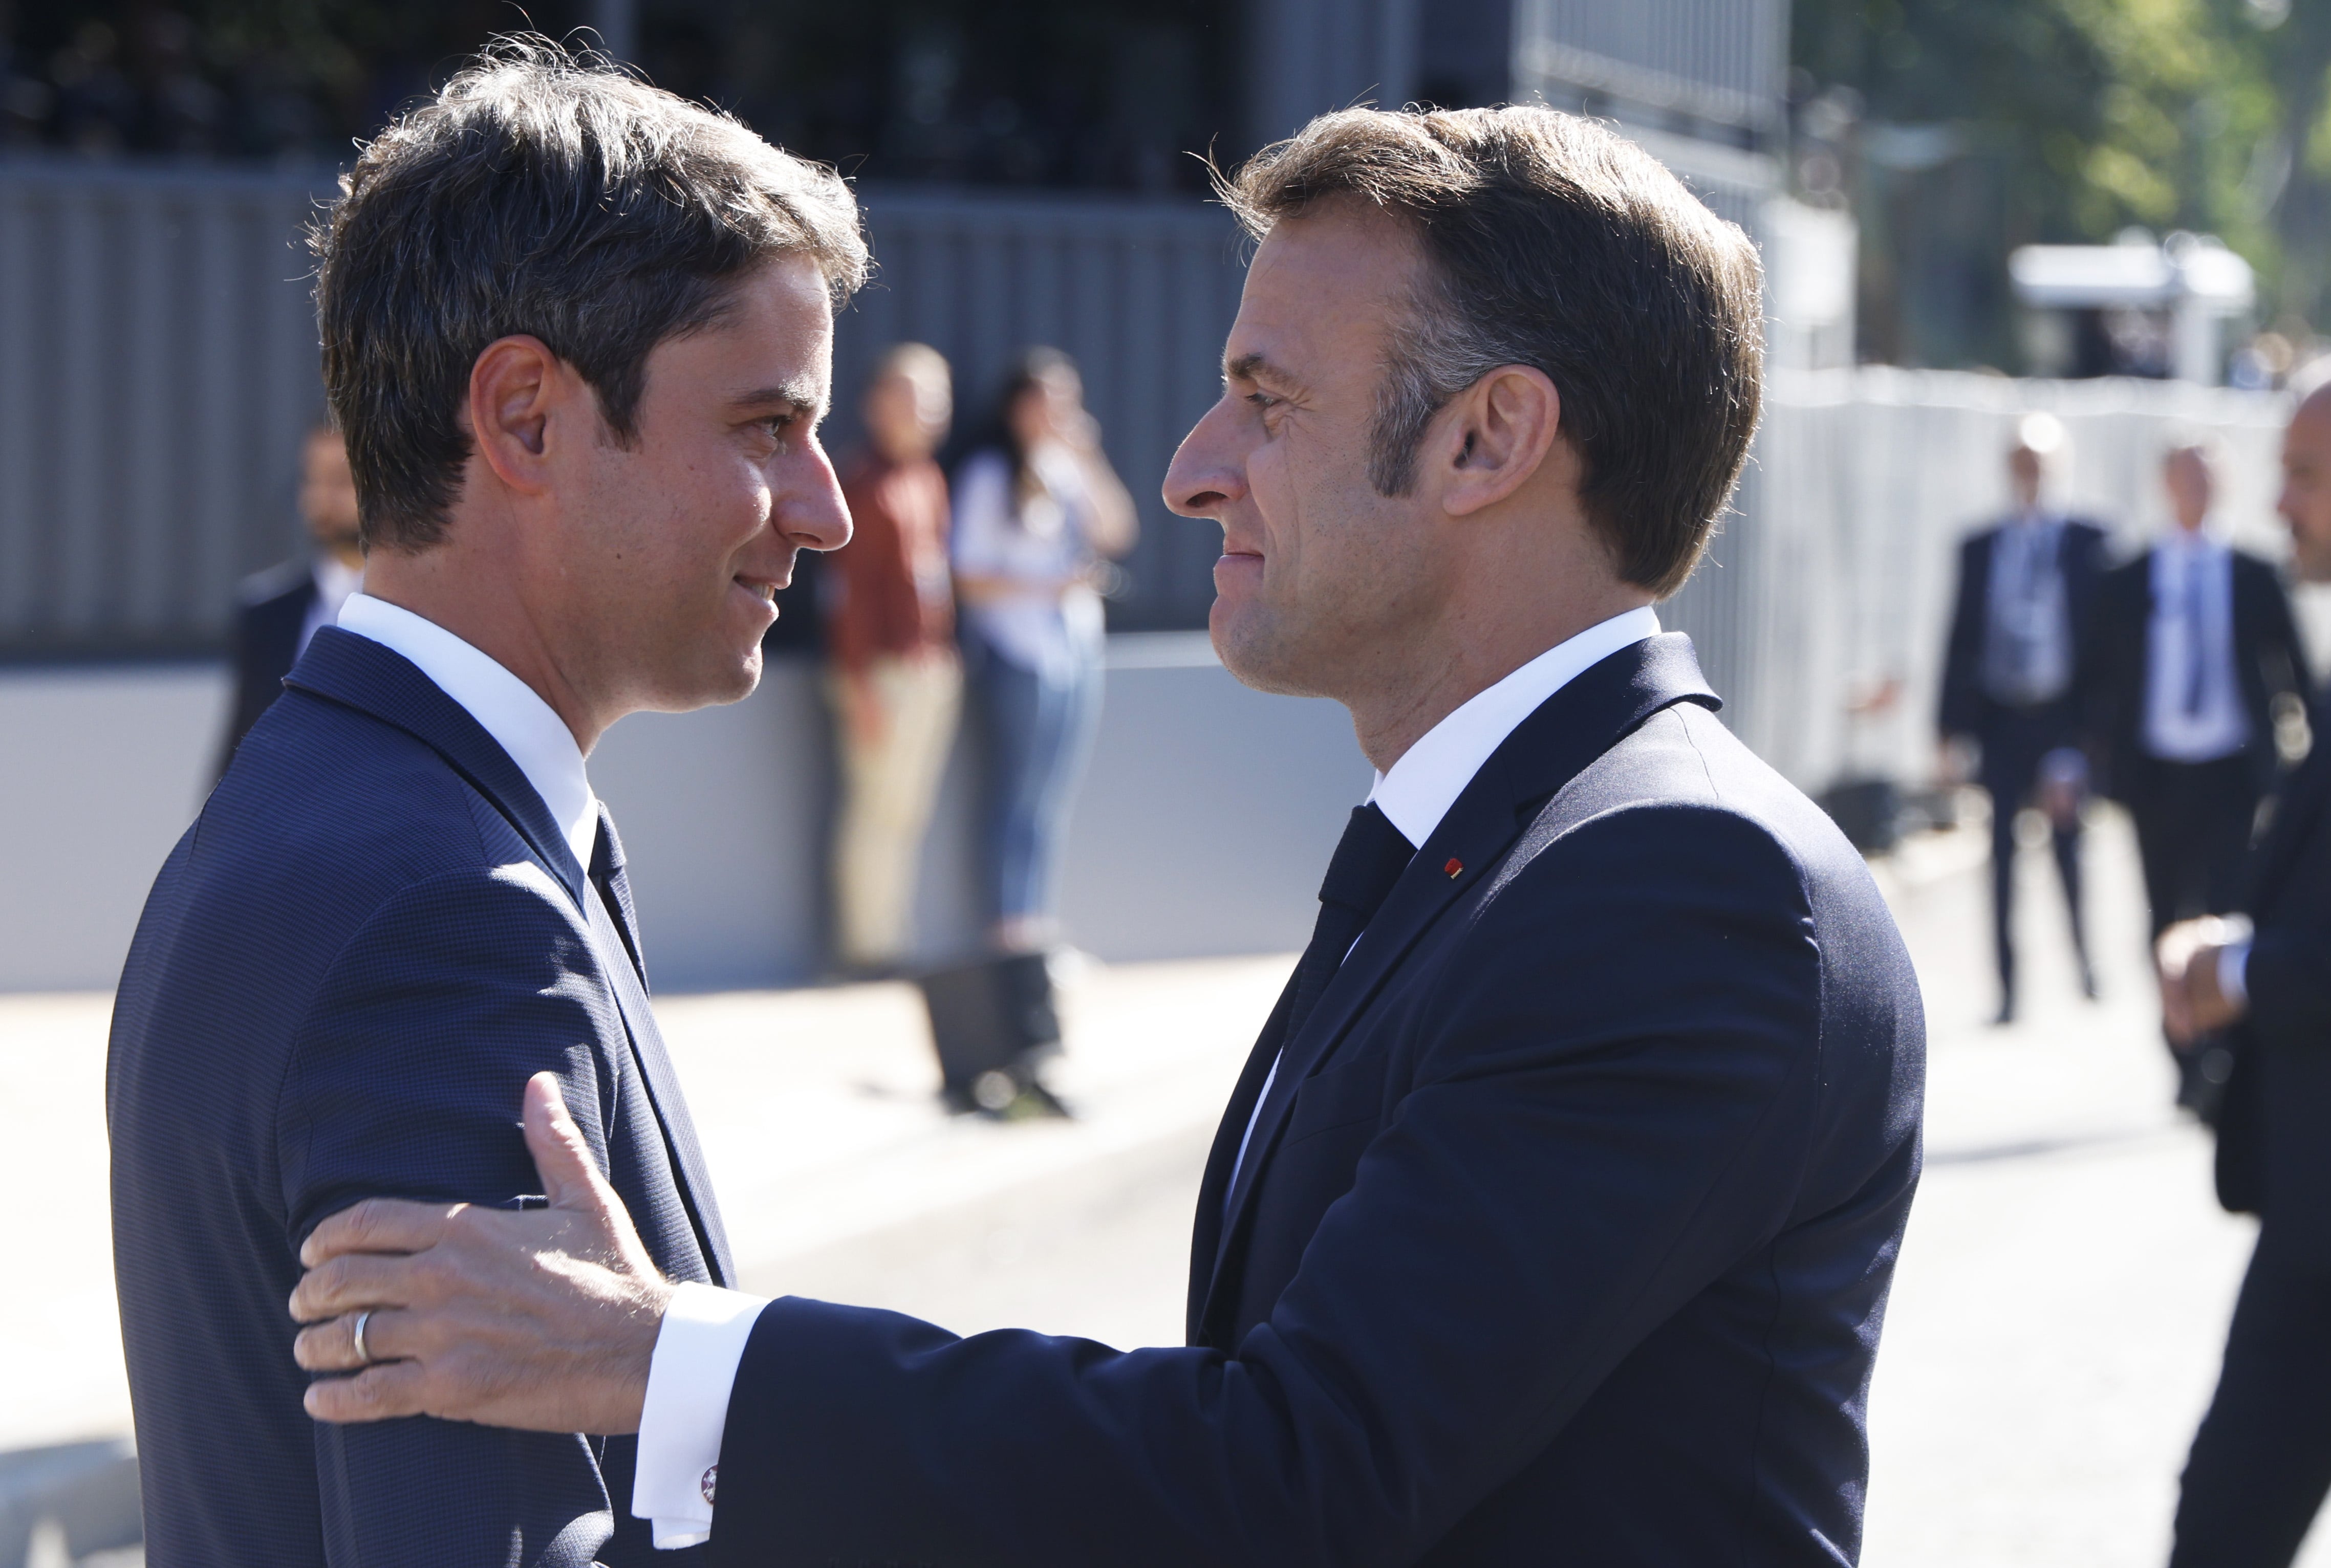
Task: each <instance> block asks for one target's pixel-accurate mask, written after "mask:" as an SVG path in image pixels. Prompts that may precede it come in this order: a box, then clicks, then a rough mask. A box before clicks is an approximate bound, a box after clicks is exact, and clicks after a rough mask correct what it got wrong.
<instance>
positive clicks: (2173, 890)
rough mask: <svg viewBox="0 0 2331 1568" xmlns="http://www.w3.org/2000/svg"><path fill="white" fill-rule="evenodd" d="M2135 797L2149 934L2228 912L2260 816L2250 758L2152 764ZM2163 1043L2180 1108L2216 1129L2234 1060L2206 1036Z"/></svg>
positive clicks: (2131, 809)
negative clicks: (2188, 1042)
mask: <svg viewBox="0 0 2331 1568" xmlns="http://www.w3.org/2000/svg"><path fill="white" fill-rule="evenodd" d="M2135 794H2136V798H2135V799H2134V800H2133V801H2132V802H2131V803H2130V807H2129V814H2130V815H2131V816H2133V817H2134V818H2136V852H2137V855H2138V858H2139V859H2141V860H2143V861H2144V862H2145V901H2146V902H2147V903H2148V904H2150V905H2151V906H2152V910H2153V934H2154V936H2156V937H2158V936H2160V935H2161V934H2162V932H2164V931H2165V930H2167V929H2168V928H2169V927H2171V926H2172V925H2174V924H2175V923H2176V922H2177V921H2180V920H2184V919H2190V918H2191V917H2193V916H2196V915H2222V914H2224V913H2225V912H2226V911H2227V910H2229V909H2231V908H2234V906H2235V903H2236V902H2237V900H2238V898H2239V885H2240V881H2241V871H2242V862H2243V860H2244V859H2245V858H2247V857H2248V855H2249V853H2250V824H2251V822H2253V821H2254V820H2255V819H2256V818H2257V816H2258V803H2259V793H2258V785H2257V784H2256V782H2255V775H2254V774H2252V773H2251V772H2250V761H2249V759H2248V758H2247V757H2244V756H2243V755H2241V754H2240V753H2239V752H2238V753H2236V754H2235V755H2232V756H2228V757H2220V758H2219V759H2218V760H2216V761H2215V762H2160V761H2155V762H2150V763H2148V764H2146V765H2145V784H2144V787H2143V788H2142V789H2141V790H2138V791H2136V792H2135ZM2162 1038H2163V1040H2164V1041H2168V1035H2167V1033H2166V1031H2165V1032H2164V1033H2163V1036H2162ZM2168 1043H2169V1056H2170V1060H2173V1061H2174V1062H2175V1063H2176V1064H2177V1103H2178V1104H2179V1105H2181V1106H2184V1107H2186V1108H2187V1109H2188V1110H2191V1111H2193V1113H2194V1114H2195V1115H2196V1116H2199V1117H2201V1118H2202V1119H2203V1121H2205V1122H2208V1123H2210V1124H2211V1125H2212V1126H2215V1125H2216V1123H2217V1119H2218V1104H2219V1101H2220V1099H2221V1098H2222V1095H2223V1093H2224V1090H2225V1069H2226V1067H2227V1064H2228V1062H2229V1061H2230V1060H2231V1059H2229V1058H2228V1057H2227V1056H2226V1054H2225V1050H2224V1047H2223V1045H2222V1042H2220V1041H2217V1040H2215V1039H2204V1040H2202V1041H2197V1042H2195V1043H2194V1044H2193V1046H2192V1047H2191V1048H2189V1049H2187V1050H2178V1049H2177V1046H2176V1043H2175V1042H2174V1041H2168Z"/></svg>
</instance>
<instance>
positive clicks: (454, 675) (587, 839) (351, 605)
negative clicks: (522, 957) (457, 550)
mask: <svg viewBox="0 0 2331 1568" xmlns="http://www.w3.org/2000/svg"><path fill="white" fill-rule="evenodd" d="M339 627H340V630H341V631H343V632H355V633H356V634H357V636H359V637H369V638H371V639H372V640H373V641H375V642H377V643H379V644H380V645H381V646H382V647H384V648H385V649H387V650H388V651H390V652H392V653H401V654H403V655H404V657H405V658H406V659H409V660H412V661H413V663H414V665H415V666H417V667H418V668H419V669H420V670H421V673H422V674H423V675H426V676H427V677H429V679H430V680H431V681H432V682H433V683H434V684H435V686H436V688H437V689H438V690H440V691H442V692H443V693H444V694H445V695H446V696H448V697H450V698H452V699H453V700H454V701H455V702H458V703H460V704H461V707H462V708H463V710H464V711H466V712H467V713H468V714H469V716H470V717H471V718H474V719H476V720H477V721H478V727H479V728H480V729H482V730H484V731H485V732H486V733H487V734H488V735H490V736H493V737H494V744H495V745H497V746H500V747H501V748H502V749H503V750H504V751H506V752H508V753H509V759H510V761H512V762H514V763H516V764H518V771H519V772H520V773H522V774H526V782H527V783H528V784H532V785H533V786H534V793H535V794H538V795H540V796H541V797H542V803H543V804H544V805H546V806H548V807H549V808H550V820H551V821H552V822H557V824H558V831H559V832H561V833H563V834H565V835H566V847H567V848H568V849H570V850H573V851H575V860H576V864H578V865H580V866H581V867H582V868H583V870H585V871H586V872H587V871H588V870H590V869H591V848H592V846H593V845H594V844H595V843H597V842H598V841H599V802H598V798H597V797H596V796H595V795H594V794H592V793H591V781H590V779H589V777H588V776H587V775H585V773H584V771H583V748H582V747H580V746H576V744H575V732H574V731H573V730H571V729H569V728H567V727H566V720H565V719H563V718H561V717H558V713H557V709H555V708H552V707H551V706H550V704H548V703H547V702H545V701H543V699H542V698H540V697H539V696H538V695H536V692H535V689H534V688H533V687H531V686H528V684H527V683H526V682H525V681H523V680H520V679H519V678H518V677H517V676H515V675H512V674H511V673H510V672H509V670H505V669H503V668H502V666H501V665H500V664H499V662H498V661H496V660H494V659H492V658H491V657H490V656H489V655H487V654H484V653H481V652H480V651H478V650H477V649H476V648H473V647H471V645H470V644H469V643H467V642H464V641H461V639H460V638H459V637H456V636H454V635H453V634H452V632H448V631H446V630H445V629H444V628H443V627H442V626H440V625H438V624H437V623H436V622H433V621H428V620H423V618H422V617H421V616H418V615H415V614H414V613H413V612H412V611H410V610H407V609H404V607H402V606H401V605H396V604H392V603H389V602H388V601H387V600H385V599H376V598H374V597H373V596H372V595H371V594H349V595H348V600H347V603H345V604H343V605H341V606H340V619H339Z"/></svg>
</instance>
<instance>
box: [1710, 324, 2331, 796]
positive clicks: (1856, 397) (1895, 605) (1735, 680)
mask: <svg viewBox="0 0 2331 1568" xmlns="http://www.w3.org/2000/svg"><path fill="white" fill-rule="evenodd" d="M2033 409H2046V410H2049V411H2051V412H2053V413H2056V414H2057V415H2058V416H2059V417H2060V418H2061V419H2062V420H2063V422H2064V424H2065V427H2066V429H2067V430H2068V431H2069V432H2070V435H2071V442H2072V458H2071V462H2070V465H2069V472H2068V474H2067V475H2066V476H2065V481H2064V483H2063V486H2062V491H2061V494H2060V497H2059V498H2058V499H2059V502H2060V504H2061V505H2062V506H2064V507H2065V508H2067V509H2068V510H2069V511H2071V512H2074V513H2076V514H2079V515H2085V516H2088V517H2092V518H2096V519H2097V520H2098V521H2099V522H2102V523H2103V524H2105V525H2106V526H2107V527H2108V528H2109V529H2110V530H2111V531H2112V533H2113V536H2114V543H2115V546H2116V548H2117V550H2119V551H2120V552H2121V553H2123V554H2129V553H2133V552H2135V551H2136V549H2138V548H2140V547H2141V546H2143V545H2144V543H2145V541H2146V540H2148V539H2150V538H2152V537H2155V535H2157V534H2158V533H2160V532H2161V531H2162V530H2163V529H2164V528H2165V527H2166V526H2167V504H2166V501H2165V498H2164V494H2163V491H2162V487H2161V480H2160V473H2161V456H2162V453H2163V452H2164V451H2165V450H2166V448H2167V447H2168V445H2169V444H2170V443H2171V442H2173V441H2174V440H2178V439H2191V438H2193V437H2195V436H2199V435H2204V434H2214V435H2215V436H2216V437H2218V438H2219V440H2220V441H2221V442H2222V444H2223V447H2224V451H2225V452H2226V457H2227V461H2225V463H2224V464H2223V466H2222V472H2221V474H2220V481H2221V497H2220V503H2219V506H2218V508H2217V510H2218V516H2219V518H2220V519H2221V520H2222V522H2223V523H2224V524H2225V525H2226V527H2228V529H2229V531H2230V532H2231V537H2233V539H2234V540H2235V542H2236V543H2237V544H2239V545H2241V546H2243V547H2245V548H2249V549H2252V550H2255V551H2257V552H2259V553H2260V554H2262V555H2266V556H2272V557H2278V558H2279V556H2282V555H2283V554H2284V553H2285V551H2286V547H2287V546H2286V536H2285V534H2284V530H2283V528H2282V527H2281V525H2280V524H2279V522H2278V521H2277V519H2276V518H2275V516H2274V499H2275V494H2276V490H2277V489H2278V487H2279V481H2280V470H2279V464H2278V461H2277V458H2278V452H2279V438H2280V432H2281V426H2282V422H2283V421H2284V419H2285V418H2286V417H2287V416H2288V404H2287V401H2286V400H2285V399H2284V398H2283V397H2281V396H2280V395H2278V394H2264V393H2241V392H2229V391H2224V390H2220V389H2214V388H2207V387H2201V386H2195V385H2188V384H2184V383H2179V382H2161V381H2128V380H2108V381H2016V380H2010V379H2008V378H2006V377H2004V376H1998V375H1975V374H1971V373H1965V372H1955V371H1910V370H1897V369H1892V368H1889V367H1885V366H1865V367H1862V368H1860V369H1855V370H1836V371H1810V372H1795V373H1789V372H1781V373H1777V374H1775V375H1774V376H1773V377H1772V378H1771V381H1770V385H1769V396H1768V400H1767V403H1766V408H1765V425H1764V429H1763V432H1762V433H1761V434H1760V435H1759V437H1758V439H1757V444H1756V454H1755V467H1754V468H1753V469H1752V470H1751V474H1750V484H1749V488H1748V489H1747V492H1746V507H1745V510H1746V516H1745V517H1743V518H1739V519H1737V521H1736V524H1735V526H1734V527H1733V528H1732V529H1731V530H1730V531H1729V535H1728V537H1727V538H1726V539H1724V540H1720V541H1719V554H1718V561H1719V565H1717V566H1716V567H1715V569H1714V570H1713V571H1712V572H1710V571H1708V570H1706V569H1704V570H1703V574H1702V578H1703V580H1705V579H1708V578H1711V577H1714V576H1723V577H1727V578H1729V579H1732V580H1731V581H1730V582H1729V583H1728V584H1727V588H1726V591H1725V592H1724V594H1722V595H1721V598H1722V600H1723V601H1724V603H1727V605H1730V606H1732V607H1733V611H1732V620H1731V621H1730V622H1729V623H1728V625H1727V628H1726V630H1727V632H1728V633H1729V635H1730V643H1729V652H1730V657H1731V659H1732V664H1731V666H1730V668H1729V669H1728V670H1727V671H1726V674H1725V676H1724V678H1722V679H1718V680H1717V686H1718V688H1719V689H1723V690H1725V691H1726V692H1727V695H1728V696H1730V697H1732V698H1735V699H1736V700H1735V702H1734V705H1733V706H1734V714H1735V722H1736V727H1737V728H1738V730H1739V731H1740V733H1741V735H1742V736H1743V737H1744V738H1746V740H1747V741H1748V742H1749V744H1750V745H1752V746H1755V748H1756V749H1757V751H1758V752H1759V753H1761V754H1762V755H1764V756H1765V757H1766V758H1767V759H1768V760H1769V761H1771V762H1772V763H1774V765H1776V766H1777V767H1779V768H1780V769H1781V771H1782V772H1784V773H1785V774H1788V775H1789V776H1790V777H1791V778H1792V779H1793V780H1795V781H1796V782H1797V783H1799V784H1803V785H1804V786H1806V787H1808V788H1811V789H1815V790H1818V789H1821V788H1822V787H1824V786H1826V785H1827V784H1831V783H1834V782H1836V781H1837V780H1839V779H1841V778H1842V777H1845V776H1849V775H1859V776H1872V775H1875V776H1883V777H1889V778H1893V779H1895V780H1898V781H1904V782H1910V781H1920V780H1924V779H1927V778H1929V777H1930V776H1931V775H1932V771H1933V768H1934V765H1935V760H1936V747H1935V712H1936V698H1937V692H1938V689H1939V687H1940V683H1941V673H1942V658H1943V642H1944V635H1945V632H1946V622H1947V618H1948V616H1949V614H1950V600H1951V594H1952V591H1953V586H1954V583H1955V574H1956V571H1957V561H1956V552H1957V547H1958V544H1959V541H1960V540H1961V539H1962V538H1964V537H1965V536H1966V534H1967V533H1968V532H1970V531H1971V530H1973V529H1974V528H1976V527H1982V526H1983V525H1984V523H1985V522H1987V521H1989V520H1992V519H1994V518H1996V517H1997V516H1998V514H1999V513H2000V512H2001V511H2002V510H2003V508H2004V506H2005V503H2006V499H2007V498H2006V476H2005V467H2004V461H2003V460H2004V454H2005V451H2006V446H2007V442H2008V438H2009V434H2010V432H2011V429H2012V424H2013V422H2014V420H2015V419H2016V417H2017V416H2018V415H2020V414H2022V413H2024V412H2026V411H2028V410H2033ZM1694 587H1695V588H1697V587H1698V583H1697V582H1696V583H1695V585H1694ZM1693 591H1694V589H1687V590H1686V591H1685V592H1686V595H1687V597H1688V596H1689V594H1691V593H1692V592H1693ZM1889 692H1890V693H1891V694H1892V696H1891V699H1890V700H1888V699H1887V698H1888V694H1889Z"/></svg>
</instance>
